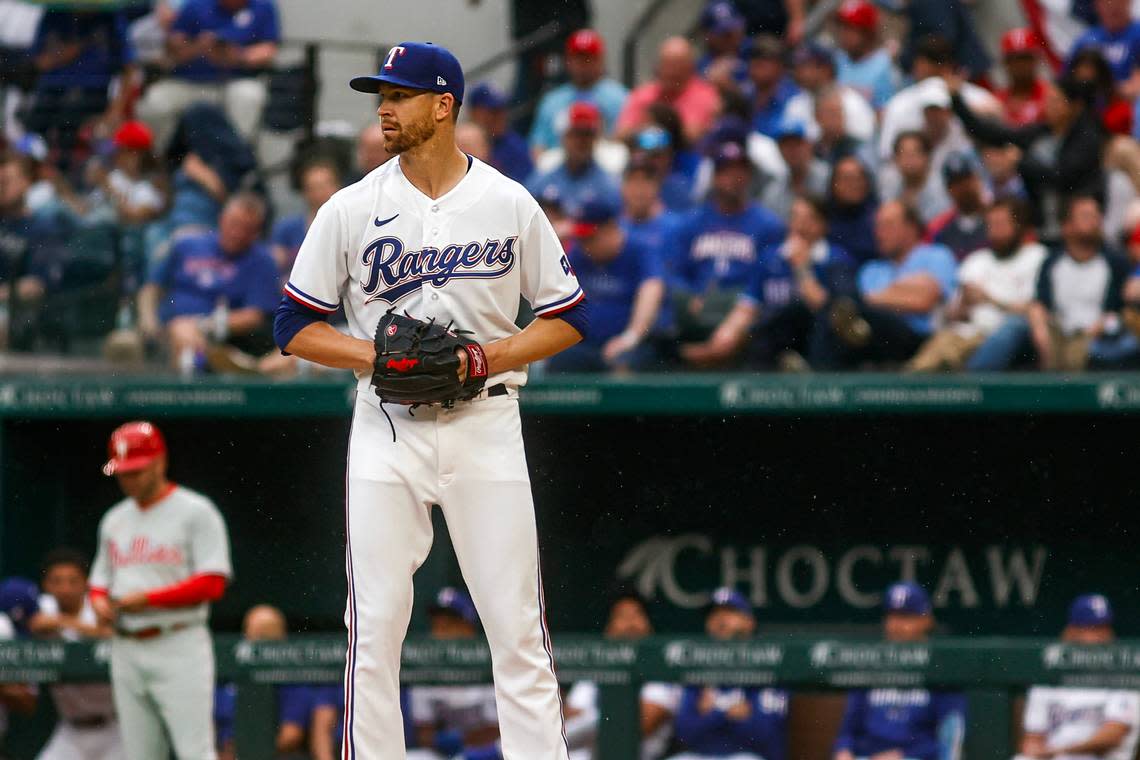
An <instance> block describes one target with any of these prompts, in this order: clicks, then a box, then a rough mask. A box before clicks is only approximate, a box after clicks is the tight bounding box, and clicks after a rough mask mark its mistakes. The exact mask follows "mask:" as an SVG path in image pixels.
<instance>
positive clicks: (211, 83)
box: [138, 0, 281, 151]
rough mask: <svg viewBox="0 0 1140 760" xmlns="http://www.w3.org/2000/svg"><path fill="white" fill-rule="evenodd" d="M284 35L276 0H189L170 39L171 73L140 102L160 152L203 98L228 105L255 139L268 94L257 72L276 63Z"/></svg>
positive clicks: (244, 132) (142, 115)
mask: <svg viewBox="0 0 1140 760" xmlns="http://www.w3.org/2000/svg"><path fill="white" fill-rule="evenodd" d="M280 38H281V32H280V30H279V28H278V21H277V7H276V5H275V4H274V1H273V0H186V2H185V3H184V4H183V5H182V7H181V9H180V10H179V11H178V16H177V17H176V18H175V19H174V24H173V26H172V27H171V30H170V35H169V37H168V38H167V40H166V56H167V57H166V60H165V62H164V63H165V65H166V66H167V67H168V68H169V69H170V76H169V77H167V78H165V79H162V80H159V81H158V82H155V83H154V84H152V85H151V86H150V88H149V89H147V91H146V94H145V95H144V97H143V99H142V101H141V102H140V103H139V107H138V112H139V117H140V118H141V119H142V120H143V121H146V122H147V123H149V124H150V126H151V128H152V129H153V130H154V136H155V143H156V144H157V145H158V147H159V149H160V151H161V150H164V149H165V148H166V144H167V142H169V140H170V138H171V136H172V135H173V134H174V129H175V126H176V124H177V123H178V117H179V116H180V115H181V113H182V111H184V110H185V109H186V107H187V106H189V105H190V104H191V103H195V102H199V101H207V102H210V103H214V104H216V105H220V106H223V107H224V108H225V111H226V116H228V117H229V120H230V121H231V122H233V124H234V126H235V127H236V128H237V130H238V132H239V133H240V134H241V136H242V137H243V138H245V139H246V140H252V139H253V137H254V135H255V133H256V131H257V127H258V125H259V124H260V122H261V110H262V108H263V107H264V105H265V99H266V85H265V82H264V81H262V80H261V79H259V78H258V74H260V73H262V72H263V71H264V70H265V69H266V68H268V67H269V66H270V65H271V64H272V63H273V59H274V58H275V57H276V55H277V45H278V42H279V41H280Z"/></svg>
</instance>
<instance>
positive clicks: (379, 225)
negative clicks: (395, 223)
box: [374, 214, 399, 227]
mask: <svg viewBox="0 0 1140 760" xmlns="http://www.w3.org/2000/svg"><path fill="white" fill-rule="evenodd" d="M397 216H399V214H396V215H395V216H390V217H388V218H387V219H384V220H381V219H380V217H376V220H375V222H374V223H375V225H376V226H377V227H383V226H384V225H385V224H387V223H388V222H390V221H392V220H393V219H395V218H396V217H397Z"/></svg>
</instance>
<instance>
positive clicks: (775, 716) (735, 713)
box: [672, 588, 790, 760]
mask: <svg viewBox="0 0 1140 760" xmlns="http://www.w3.org/2000/svg"><path fill="white" fill-rule="evenodd" d="M705 632H706V633H707V634H708V635H709V636H710V637H712V638H713V639H717V640H719V641H738V640H745V639H750V638H752V636H753V635H754V634H755V633H756V616H755V614H754V613H753V611H752V605H751V604H750V603H749V602H748V599H747V598H745V596H744V594H742V593H740V592H739V591H737V590H735V589H732V588H719V589H717V590H716V591H714V592H713V596H712V603H711V604H710V605H709V608H708V614H707V616H706V617H705ZM789 699H790V697H789V695H788V692H787V691H785V690H784V689H761V688H757V687H755V686H745V687H723V688H722V687H712V686H687V687H685V691H684V693H683V694H682V696H681V706H680V708H679V709H678V710H677V721H676V729H677V739H678V740H679V741H680V743H681V744H682V745H683V746H684V747H685V749H686V750H687V751H686V752H684V753H682V754H680V755H674V756H673V758H672V760H705V759H706V758H723V759H727V760H784V758H785V757H786V756H787V746H788V738H787V723H788V702H789Z"/></svg>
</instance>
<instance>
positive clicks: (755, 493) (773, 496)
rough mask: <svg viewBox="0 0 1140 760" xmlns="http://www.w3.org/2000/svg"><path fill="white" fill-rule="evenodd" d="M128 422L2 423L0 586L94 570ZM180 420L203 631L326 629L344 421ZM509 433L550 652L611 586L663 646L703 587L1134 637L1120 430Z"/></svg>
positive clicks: (581, 625)
mask: <svg viewBox="0 0 1140 760" xmlns="http://www.w3.org/2000/svg"><path fill="white" fill-rule="evenodd" d="M330 397H331V396H330ZM0 403H2V399H0ZM285 408H289V407H288V405H286V406H285ZM139 411H140V410H139V409H137V408H123V409H118V410H116V409H109V410H108V409H104V410H103V411H100V412H99V413H98V415H99V419H94V420H92V419H86V420H85V419H79V418H81V417H82V416H84V415H83V414H82V413H79V412H72V413H70V414H68V416H72V417H75V419H25V420H20V419H17V418H18V417H19V416H20V415H19V413H18V412H17V411H16V410H11V409H10V410H9V411H8V414H9V418H8V419H7V420H5V421H4V423H3V440H2V442H0V457H2V461H3V471H2V481H0V503H2V504H3V520H2V523H0V550H2V556H0V571H2V572H3V573H5V574H12V573H33V572H35V569H36V567H37V563H38V560H39V558H40V557H41V556H42V554H43V553H44V552H45V551H46V550H48V549H49V548H51V547H52V546H54V545H56V544H59V543H67V544H72V545H76V546H78V547H80V548H82V549H85V550H91V549H92V548H93V542H94V535H95V528H96V525H97V522H98V519H99V516H100V514H101V513H102V511H103V510H105V509H106V507H107V506H109V505H110V504H111V503H112V502H113V501H114V500H115V499H116V498H117V493H116V489H115V486H114V483H113V482H111V481H108V480H107V479H105V478H103V477H102V476H101V475H100V474H99V464H100V462H101V459H102V453H103V447H104V446H105V439H106V435H107V433H108V432H109V430H110V429H111V428H112V427H113V426H114V424H115V423H116V422H117V421H118V420H119V419H121V418H122V417H121V415H125V414H131V415H135V414H137V413H138V412H139ZM171 412H173V414H174V415H177V416H171ZM120 413H121V414H120ZM261 413H262V414H264V412H261ZM185 414H186V413H185V410H183V411H181V412H179V410H177V409H173V410H172V409H169V408H167V409H166V413H165V414H164V413H157V414H155V415H154V416H153V419H155V421H156V422H158V423H159V424H160V425H161V426H162V427H163V429H164V430H165V431H166V433H167V436H168V440H169V441H170V443H171V448H172V460H173V467H172V474H173V475H174V476H175V478H176V479H177V480H178V481H179V482H182V483H184V484H186V485H188V486H191V487H193V488H196V489H198V490H201V491H203V492H205V493H206V494H208V495H210V496H212V497H213V498H214V499H215V501H216V502H217V503H218V505H219V506H220V507H221V509H222V511H223V512H224V514H225V516H226V518H227V520H228V522H229V525H230V530H231V533H232V537H233V544H234V547H235V551H234V555H235V557H234V558H235V565H236V572H237V583H236V584H235V586H234V587H233V589H232V592H231V593H230V594H229V595H228V596H227V598H226V600H225V601H224V602H223V603H222V604H220V605H219V606H218V607H217V610H216V614H215V620H216V621H217V623H218V624H219V625H220V626H221V627H223V628H233V627H235V626H236V624H237V621H238V619H239V617H240V614H241V611H242V610H243V609H244V608H245V607H247V606H249V605H250V604H252V603H254V602H259V601H270V602H273V603H276V604H278V605H280V606H282V607H284V608H285V609H286V610H287V611H288V612H289V613H290V617H291V619H292V621H293V623H294V625H297V626H300V627H304V628H308V629H310V630H311V629H320V628H336V627H338V626H339V625H340V622H339V621H340V616H341V609H342V597H343V590H344V581H343V559H342V556H343V554H342V552H343V503H342V496H343V456H344V450H345V436H346V435H347V427H348V425H347V415H345V416H344V417H341V416H340V415H339V413H337V411H336V410H333V409H322V410H321V411H320V414H321V415H322V416H319V417H313V418H308V419H296V418H294V419H287V420H279V419H269V418H264V417H261V418H252V419H244V418H239V417H238V416H237V415H238V414H240V409H237V410H235V409H232V408H230V409H219V410H218V414H217V415H216V416H211V415H201V414H200V410H199V412H195V414H200V416H196V417H187V416H185ZM14 417H15V418H14ZM524 430H525V434H526V438H527V450H528V456H529V457H530V462H531V471H532V477H533V482H534V490H535V496H536V501H537V503H538V510H539V525H540V530H541V533H542V543H543V565H544V574H545V578H546V584H547V597H548V601H549V605H550V621H551V624H552V625H553V626H554V627H555V628H556V629H559V630H563V631H566V630H574V631H587V630H591V629H594V628H596V627H597V626H598V624H599V617H600V615H601V613H602V610H603V608H604V592H605V590H606V589H608V588H611V587H612V585H613V584H614V583H615V582H616V581H618V580H622V581H624V582H628V583H632V584H635V585H637V586H638V587H639V588H641V589H642V590H643V591H644V592H646V593H647V594H650V595H652V596H653V598H654V608H655V612H656V613H657V616H658V620H659V623H660V624H661V625H662V627H664V628H670V629H674V630H682V631H688V630H696V629H697V627H698V625H699V612H698V610H699V609H700V607H701V606H702V605H703V604H704V602H705V601H706V600H707V596H708V592H709V591H710V590H711V589H712V588H713V587H714V586H716V585H718V584H720V583H724V582H733V583H735V584H736V585H737V586H738V587H739V588H741V589H742V590H744V591H745V592H747V593H749V594H750V595H751V596H752V598H753V600H754V602H755V603H756V604H758V605H759V606H760V607H761V608H762V611H761V616H762V618H763V619H764V620H765V621H767V622H768V623H769V624H775V623H788V624H795V625H796V626H803V625H805V624H810V625H817V624H818V625H822V626H835V625H843V624H851V623H863V624H869V623H872V622H873V621H874V620H875V619H876V617H877V613H876V611H875V605H876V603H877V598H876V596H875V595H876V593H877V592H878V591H879V590H880V589H881V588H882V587H883V586H884V585H885V584H886V583H888V582H889V581H891V580H893V579H895V578H898V577H900V576H901V575H906V574H913V575H914V576H915V577H917V579H918V580H919V581H921V582H922V583H923V584H924V585H926V586H927V587H928V588H929V589H930V590H932V591H933V592H935V600H936V605H937V606H938V612H939V616H940V618H941V619H942V621H943V622H944V623H945V624H946V626H947V627H948V628H949V629H950V630H952V631H953V632H955V633H962V634H965V633H993V634H1022V633H1039V634H1043V635H1044V634H1050V633H1052V632H1053V631H1055V629H1056V628H1057V627H1058V626H1059V625H1060V622H1061V618H1062V616H1063V614H1064V609H1065V606H1066V605H1067V603H1068V601H1069V599H1070V598H1071V597H1072V596H1073V595H1074V594H1076V593H1078V592H1082V591H1086V590H1099V591H1103V592H1105V593H1107V594H1109V595H1110V596H1111V597H1112V599H1113V601H1114V602H1115V603H1116V605H1117V607H1118V609H1119V610H1120V614H1119V618H1120V623H1121V628H1122V629H1123V632H1124V633H1130V634H1133V635H1135V634H1140V615H1138V614H1137V610H1138V609H1140V589H1138V582H1137V578H1138V577H1140V574H1138V573H1137V572H1136V569H1135V564H1136V561H1135V558H1136V556H1137V550H1136V541H1137V534H1138V530H1140V520H1138V518H1137V515H1136V509H1135V505H1136V504H1137V503H1138V498H1137V497H1138V495H1140V487H1138V485H1137V484H1138V482H1140V456H1138V454H1137V450H1138V447H1137V446H1136V443H1135V442H1136V440H1137V431H1138V430H1140V426H1138V425H1137V417H1136V416H1135V415H1134V413H1130V412H1119V411H1117V412H1114V413H1112V414H1103V413H1088V412H1082V413H1073V414H1065V413H1056V412H1054V413H1051V414H1048V415H1037V416H1034V415H1027V414H1024V413H1017V414H985V413H971V414H953V413H948V412H947V413H917V412H916V413H912V414H902V413H900V414H890V415H887V414H870V413H867V414H859V413H851V412H850V410H848V411H847V412H846V413H843V414H836V415H830V414H820V413H819V412H818V411H816V412H813V413H808V414H802V415H801V414H799V413H798V412H797V411H796V410H795V409H792V410H790V411H789V410H787V409H785V410H783V411H781V412H779V413H778V414H777V413H766V412H764V413H759V414H755V413H754V414H749V415H728V416H724V415H720V414H718V415H716V416H712V415H709V416H648V417H626V416H620V415H615V414H607V413H598V414H590V413H588V412H585V411H581V412H579V413H578V414H575V415H564V414H554V413H549V412H547V413H541V414H540V413H529V414H527V416H526V420H525V423H524ZM437 549H439V550H440V551H437V552H435V553H434V554H435V555H436V556H434V557H433V560H432V562H431V563H430V566H429V567H428V568H427V569H426V572H427V575H425V578H424V583H422V584H421V590H422V591H424V592H426V591H428V590H429V589H430V588H432V587H435V586H437V585H439V584H440V583H442V582H445V581H447V580H448V579H450V578H453V577H455V571H454V568H453V567H451V565H450V558H449V557H450V555H449V552H448V547H447V545H446V543H445V542H444V543H438V542H437Z"/></svg>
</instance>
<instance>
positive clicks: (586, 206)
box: [573, 193, 621, 238]
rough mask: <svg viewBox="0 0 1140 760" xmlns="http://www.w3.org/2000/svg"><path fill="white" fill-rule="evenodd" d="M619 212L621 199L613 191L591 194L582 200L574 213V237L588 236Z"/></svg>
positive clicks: (610, 220)
mask: <svg viewBox="0 0 1140 760" xmlns="http://www.w3.org/2000/svg"><path fill="white" fill-rule="evenodd" d="M619 214H621V199H620V198H618V197H617V195H616V194H614V193H602V194H601V195H593V196H590V197H589V198H587V199H586V200H585V201H583V202H582V205H581V206H579V207H578V208H577V210H576V211H575V213H574V229H573V235H574V237H578V238H583V237H590V236H591V235H593V234H594V233H595V232H597V231H598V228H599V227H601V226H602V225H603V224H606V223H608V222H612V221H613V220H614V219H617V218H618V215H619Z"/></svg>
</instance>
